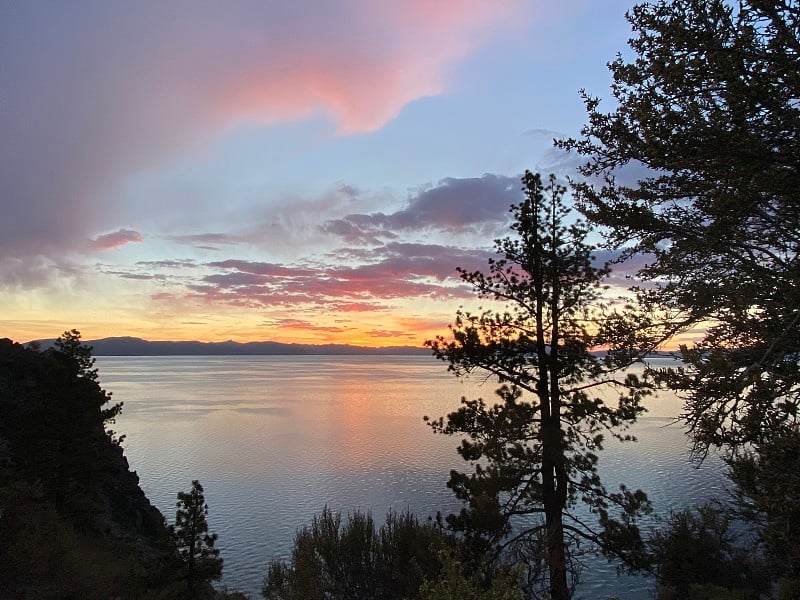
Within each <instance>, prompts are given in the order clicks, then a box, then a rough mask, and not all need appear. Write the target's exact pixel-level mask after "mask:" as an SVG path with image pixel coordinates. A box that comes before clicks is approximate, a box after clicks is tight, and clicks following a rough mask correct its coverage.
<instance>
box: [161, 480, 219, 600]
mask: <svg viewBox="0 0 800 600" xmlns="http://www.w3.org/2000/svg"><path fill="white" fill-rule="evenodd" d="M175 506H176V507H177V509H178V510H177V511H176V513H175V525H174V526H173V527H172V532H173V536H174V538H175V544H176V546H177V548H178V552H179V553H180V556H181V558H182V559H183V563H184V565H185V567H186V584H187V587H188V590H189V594H190V597H192V598H194V597H195V596H196V595H197V594H198V591H199V590H198V586H199V585H200V584H202V583H207V582H210V581H212V580H216V579H219V578H220V577H221V576H222V559H221V558H219V550H218V549H216V548H214V544H215V543H216V541H217V534H216V533H213V534H209V533H208V522H207V520H206V517H207V516H208V504H206V500H205V496H204V495H203V486H202V485H200V482H199V481H197V480H196V479H195V480H194V481H192V489H191V491H189V492H178V502H177V503H176V504H175Z"/></svg>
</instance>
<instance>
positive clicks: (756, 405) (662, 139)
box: [559, 0, 800, 455]
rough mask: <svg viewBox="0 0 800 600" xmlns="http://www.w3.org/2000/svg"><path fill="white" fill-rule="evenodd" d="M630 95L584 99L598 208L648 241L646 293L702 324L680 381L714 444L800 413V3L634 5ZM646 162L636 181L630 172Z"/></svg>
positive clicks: (580, 148)
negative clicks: (608, 101) (610, 104)
mask: <svg viewBox="0 0 800 600" xmlns="http://www.w3.org/2000/svg"><path fill="white" fill-rule="evenodd" d="M628 20H629V21H630V23H631V25H632V27H633V30H634V32H635V36H634V38H633V39H632V40H631V41H630V45H631V49H632V50H633V52H634V53H635V57H634V58H633V60H630V61H628V60H626V59H625V58H623V56H622V55H620V56H619V57H618V58H617V59H616V60H615V61H614V62H612V63H611V64H610V69H611V73H612V75H613V78H614V83H613V85H612V92H613V95H614V99H615V105H616V108H614V110H612V111H610V112H608V113H605V112H603V111H601V110H600V101H599V99H597V98H594V97H590V96H588V95H585V96H584V99H585V103H586V107H587V111H588V118H589V120H588V124H587V125H586V126H585V127H584V128H583V131H582V137H581V138H580V139H577V140H575V139H572V140H564V141H562V142H560V144H559V145H560V146H561V147H563V148H566V149H569V150H575V151H577V152H578V153H579V154H581V155H584V156H585V157H586V159H587V162H586V163H585V164H584V165H583V166H582V168H581V172H582V173H583V175H585V176H587V177H589V178H590V179H589V180H588V182H586V183H582V184H580V185H578V187H577V190H578V198H579V200H580V202H581V203H582V206H583V210H584V211H585V212H586V213H587V214H588V216H589V217H590V218H591V219H592V220H593V221H595V222H596V223H599V224H601V225H605V226H607V227H608V228H609V229H608V231H609V233H610V242H611V243H612V244H613V245H615V246H618V247H622V248H624V249H625V253H626V254H627V255H633V254H637V253H644V254H646V255H647V261H646V262H647V266H646V267H645V268H643V269H641V270H640V271H639V276H640V277H641V279H643V280H644V282H645V285H644V286H643V287H645V288H646V293H645V297H646V299H647V300H649V301H650V302H652V303H653V304H654V305H658V306H659V308H660V309H661V310H662V311H663V312H664V314H665V315H669V316H671V317H672V318H673V325H674V330H675V331H676V332H678V331H685V330H689V329H692V328H695V327H698V325H699V326H700V327H701V329H700V331H701V332H704V335H703V337H702V339H701V340H700V341H699V342H697V343H696V344H694V345H687V346H686V347H684V348H683V357H682V358H683V361H684V363H685V364H686V368H685V369H683V370H674V371H672V372H671V373H669V377H667V378H666V381H667V383H668V384H669V385H670V386H671V387H672V388H673V389H675V390H677V391H678V392H680V393H682V394H683V395H684V396H685V398H686V400H687V402H686V410H685V413H684V415H683V416H684V418H685V419H686V422H687V423H688V425H689V427H690V430H691V433H692V435H693V438H694V440H695V443H696V450H697V451H698V452H699V453H700V454H701V455H703V454H704V453H705V452H707V451H708V449H709V448H710V447H718V448H726V449H730V450H734V451H735V450H736V449H737V448H740V447H745V446H747V445H748V444H751V443H755V444H762V443H764V442H765V441H766V438H767V437H769V436H770V435H772V434H773V433H775V434H781V432H784V431H786V430H791V429H792V428H794V427H797V426H798V424H799V423H800V368H798V356H800V256H799V255H798V251H799V250H800V195H798V194H800V192H798V190H800V104H799V103H798V98H800V27H798V23H800V3H798V2H797V1H796V0H784V1H780V2H774V1H770V0H742V1H740V2H728V1H726V0H675V1H670V2H666V1H663V0H662V1H659V2H653V3H642V4H640V5H638V6H635V7H634V8H633V9H632V10H631V12H630V13H629V14H628ZM624 167H633V168H634V169H636V171H635V172H636V173H638V175H639V176H638V178H637V180H636V181H634V182H631V181H629V179H630V175H627V176H626V175H624V173H623V172H622V171H621V169H623V168H624Z"/></svg>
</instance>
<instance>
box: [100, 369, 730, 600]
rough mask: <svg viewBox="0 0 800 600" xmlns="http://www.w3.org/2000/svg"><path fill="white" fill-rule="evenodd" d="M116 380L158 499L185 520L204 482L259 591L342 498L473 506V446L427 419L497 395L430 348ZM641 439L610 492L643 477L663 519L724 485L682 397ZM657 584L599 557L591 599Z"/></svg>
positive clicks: (659, 413) (244, 580)
mask: <svg viewBox="0 0 800 600" xmlns="http://www.w3.org/2000/svg"><path fill="white" fill-rule="evenodd" d="M97 366H98V368H99V371H100V380H101V382H102V384H103V386H104V387H105V388H106V389H108V390H110V391H112V392H113V393H114V399H115V400H116V401H120V400H121V401H123V402H124V403H125V407H124V411H123V414H122V416H121V417H120V418H119V419H118V423H117V425H118V427H117V429H118V430H119V431H120V432H122V433H125V434H127V436H128V437H127V438H126V441H125V444H124V445H125V449H126V453H127V455H128V458H129V461H130V463H131V467H132V468H133V469H136V470H137V471H138V473H139V475H140V478H141V485H142V487H143V488H144V490H145V492H146V493H147V495H148V496H149V497H150V498H151V500H152V501H153V503H154V504H156V506H158V507H159V508H160V509H161V510H162V512H164V514H165V515H166V516H167V517H168V518H170V519H171V518H172V517H173V516H174V502H175V494H176V492H177V491H178V490H181V489H188V486H189V484H190V482H191V480H192V479H200V480H201V482H202V483H203V486H204V487H205V490H206V498H207V500H208V502H209V505H210V507H211V515H210V524H211V528H212V530H214V531H217V532H218V533H219V534H220V542H219V546H220V548H221V550H222V555H223V557H224V559H225V575H224V579H223V583H224V584H225V585H227V586H229V587H230V588H232V589H241V590H244V591H248V592H250V593H252V594H253V596H254V597H258V589H259V587H260V585H261V581H262V579H263V576H264V572H265V566H266V563H267V561H268V559H269V557H271V556H273V555H284V556H285V555H287V554H288V552H289V551H290V549H291V544H292V541H293V536H294V532H295V531H296V530H297V529H298V528H299V527H301V526H302V525H304V524H306V523H307V522H308V521H309V520H310V518H311V516H312V515H313V514H314V513H315V512H318V511H320V510H321V509H322V507H323V506H325V505H326V504H327V505H328V506H331V507H332V508H334V509H341V510H343V511H345V512H346V511H348V510H352V509H354V508H361V509H365V510H366V509H369V510H372V512H373V514H374V515H375V517H376V518H377V519H378V520H382V519H383V515H384V514H385V512H386V511H387V510H389V509H394V510H403V509H405V508H410V509H412V510H413V511H414V512H415V513H417V514H418V515H421V516H422V515H428V514H431V513H433V512H435V511H436V510H441V511H443V512H449V511H452V510H456V509H457V508H458V507H459V505H458V503H457V502H456V501H455V500H454V498H453V496H452V494H451V493H450V491H449V490H448V489H447V488H446V485H445V484H446V481H447V479H448V474H449V472H450V469H452V468H463V465H462V464H461V459H460V458H459V457H458V455H457V454H456V452H455V447H456V445H457V440H455V439H453V438H450V437H446V436H439V435H434V434H433V433H432V432H431V431H430V429H429V428H428V427H427V426H426V425H425V424H424V423H423V421H422V416H423V415H430V416H436V417H438V416H441V415H445V414H447V413H448V412H450V411H452V410H454V409H455V408H457V406H458V404H459V399H460V398H461V396H465V395H466V396H468V397H477V396H482V397H483V398H485V399H487V400H488V399H490V398H492V397H493V393H494V392H493V386H492V385H491V384H488V383H487V384H485V385H481V382H482V381H483V380H482V379H475V380H473V381H468V382H461V381H459V380H457V379H456V378H454V377H453V376H452V375H450V374H448V373H447V372H446V371H445V369H444V366H443V365H442V364H441V363H437V362H436V361H434V360H432V359H430V358H428V357H402V356H397V357H366V356H358V357H330V356H311V357H308V356H306V357H280V356H258V357H167V358H165V357H113V358H112V357H101V358H98V361H97ZM648 407H649V408H650V412H649V413H647V415H646V416H645V417H644V418H643V419H641V421H640V422H639V423H638V424H637V425H636V426H635V427H634V429H633V430H632V431H633V433H634V434H635V435H636V436H637V437H638V438H639V442H638V443H636V444H630V443H628V444H620V443H616V442H609V444H608V446H607V449H606V451H605V452H604V453H603V454H602V455H601V459H600V470H601V474H602V476H603V477H604V478H605V481H606V482H607V483H608V485H609V488H614V487H616V485H617V484H618V483H622V482H624V483H625V484H626V485H628V486H629V487H632V488H636V487H641V488H642V489H644V490H646V491H647V492H648V494H649V495H650V497H651V498H652V499H653V501H654V504H655V506H656V508H657V510H659V511H660V512H662V513H666V511H667V510H669V508H673V507H678V508H680V507H683V506H684V505H686V504H693V503H699V502H701V501H702V500H703V499H704V498H705V497H707V495H708V494H709V493H710V492H709V490H710V489H712V490H713V489H714V488H718V487H719V486H720V485H721V483H722V478H721V477H720V475H719V469H718V465H717V464H716V463H714V462H713V461H711V462H707V463H705V464H704V465H703V466H702V467H701V468H700V469H694V468H693V467H691V466H690V465H689V464H688V461H687V448H686V441H685V439H684V436H683V434H682V432H681V430H680V429H679V428H678V427H676V426H674V425H672V426H670V425H669V424H670V423H671V421H672V418H673V417H674V416H675V415H676V414H677V413H678V412H679V410H680V402H679V401H678V399H676V398H674V397H660V398H654V399H651V400H649V401H648ZM650 587H651V584H650V582H648V581H642V580H639V579H635V578H626V579H623V580H617V578H616V574H615V571H614V567H613V565H607V564H606V563H605V561H603V560H602V559H601V560H599V561H595V562H593V563H592V569H591V571H588V570H587V572H586V573H585V583H584V584H583V585H582V587H581V592H582V594H583V595H584V596H585V597H587V598H595V597H605V596H609V595H612V594H614V593H616V594H618V595H619V596H620V598H647V597H649V592H648V590H649V589H650Z"/></svg>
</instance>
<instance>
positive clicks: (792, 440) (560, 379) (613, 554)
mask: <svg viewBox="0 0 800 600" xmlns="http://www.w3.org/2000/svg"><path fill="white" fill-rule="evenodd" d="M628 19H629V21H630V23H631V25H632V28H633V32H634V33H633V38H632V39H631V42H630V45H631V51H632V53H633V55H634V57H633V59H632V60H631V61H630V62H628V61H627V60H626V59H625V58H624V57H623V56H620V57H618V58H617V59H616V60H615V61H614V62H612V63H611V64H610V69H611V74H612V76H613V79H614V84H613V87H612V93H613V96H614V105H613V106H614V108H613V110H611V111H610V112H608V113H606V112H603V111H602V110H601V104H600V101H599V99H597V98H594V97H591V96H589V95H586V96H585V102H586V108H587V112H588V123H587V125H586V126H585V127H584V129H583V131H582V133H581V136H579V137H578V138H577V139H566V140H560V141H557V145H558V146H560V147H561V148H562V149H565V150H567V151H570V152H574V153H576V154H577V155H578V156H579V157H580V158H581V160H583V161H584V162H583V163H582V166H581V167H580V173H581V174H582V175H583V176H584V177H585V179H583V180H581V181H570V182H568V183H569V187H562V185H561V184H560V183H558V182H557V181H556V180H555V178H551V179H549V180H547V181H544V182H543V180H542V179H541V177H540V176H538V175H535V174H532V173H526V175H525V177H524V178H523V192H524V194H523V197H522V200H521V202H520V203H519V204H518V205H515V206H513V207H512V217H513V224H512V226H511V233H510V235H509V236H507V237H505V238H503V239H500V240H497V241H496V250H497V254H498V255H497V258H495V259H493V260H492V261H490V263H489V265H488V268H487V270H486V271H475V272H467V271H463V272H461V277H462V280H463V282H464V283H465V284H467V285H468V286H471V287H472V288H473V289H474V291H475V293H476V294H477V296H479V297H480V298H482V299H484V301H485V302H486V303H487V306H489V308H487V309H486V310H480V311H479V312H477V313H470V312H467V311H465V310H460V311H459V312H458V313H457V314H456V319H455V322H454V323H453V325H452V326H451V334H450V335H449V336H447V337H444V336H443V337H439V338H437V339H435V340H431V341H430V342H429V343H428V345H429V347H430V349H431V350H432V352H433V354H434V355H435V356H436V357H437V358H439V359H441V360H443V361H445V362H446V363H447V364H448V367H449V369H450V370H451V371H452V372H453V373H454V374H455V375H457V376H460V375H463V374H465V373H469V372H471V371H475V370H477V371H480V372H482V373H484V374H488V375H490V376H493V377H495V378H496V380H498V381H499V385H500V387H499V388H498V390H497V398H496V399H494V400H493V401H486V400H484V399H480V398H478V399H466V398H465V399H463V400H462V405H461V407H460V408H459V409H458V410H456V411H454V412H452V413H451V414H449V415H446V416H442V417H437V416H436V415H434V416H433V419H432V420H431V421H430V422H431V425H432V427H433V430H434V431H435V432H437V433H441V434H446V435H449V434H455V435H457V436H460V438H461V439H462V442H461V444H460V446H459V448H458V452H459V453H460V455H461V456H462V457H463V458H464V459H465V465H466V467H465V469H464V470H463V472H459V471H453V472H452V473H451V475H450V480H449V482H448V486H449V487H450V488H451V489H452V490H453V492H454V493H455V494H456V496H457V497H458V498H460V499H461V500H463V502H464V508H463V510H462V511H461V512H460V513H459V514H456V515H449V516H447V517H444V518H443V519H441V520H436V521H434V522H420V521H418V520H417V519H415V518H414V517H413V516H412V515H390V516H389V518H388V519H387V521H386V523H385V524H383V525H382V526H380V527H377V528H376V526H375V524H374V523H373V521H372V519H371V517H370V516H369V515H363V514H360V513H356V514H353V515H350V516H349V517H348V518H347V519H345V520H343V519H342V517H341V516H340V515H338V514H333V513H331V512H330V511H327V510H326V511H324V512H323V513H322V514H321V515H319V516H317V517H316V518H315V519H314V521H313V522H312V523H311V525H309V526H308V527H307V528H305V529H303V530H302V531H300V532H298V533H297V537H296V539H295V545H294V550H293V552H292V555H291V557H290V558H289V559H288V560H287V561H273V562H272V563H271V565H270V566H269V568H268V572H267V573H266V575H265V583H264V589H263V592H264V595H265V596H266V597H267V598H274V599H281V600H294V599H300V598H311V599H315V598H319V599H323V598H324V599H340V598H341V599H353V600H362V599H363V600H367V599H384V598H385V599H392V600H394V599H397V600H400V599H401V598H407V599H409V600H412V599H415V598H421V599H424V600H442V599H453V598H462V599H476V600H477V599H481V598H482V599H492V600H510V599H516V598H551V599H553V600H567V599H569V598H571V597H572V595H573V594H574V589H575V584H576V582H577V578H578V576H579V569H578V568H576V565H577V564H578V563H577V561H578V560H579V559H580V556H581V555H582V554H583V553H586V552H593V553H602V554H604V555H605V556H607V557H609V558H610V559H614V560H616V561H617V564H619V565H620V568H622V569H627V570H631V571H638V572H644V573H648V574H651V575H652V576H654V577H655V580H656V584H657V590H656V594H657V597H658V598H660V599H662V600H670V599H696V600H699V599H710V598H720V599H721V598H739V599H751V598H752V599H757V598H778V599H780V600H787V599H791V598H800V195H799V194H800V192H799V191H798V190H800V100H798V99H800V3H799V2H797V1H796V0H781V1H774V0H769V1H768V0H741V1H739V2H730V1H724V0H673V1H666V0H663V1H659V2H655V3H642V4H640V5H638V6H636V7H634V8H633V9H632V10H631V12H630V13H629V15H628ZM568 191H569V192H571V194H572V198H573V200H574V204H575V206H576V209H577V210H578V211H579V213H580V216H581V218H582V219H583V220H581V219H579V218H577V217H576V216H575V215H572V214H570V210H571V208H570V206H569V204H568V203H567V202H565V201H564V198H565V194H566V193H567V192H568ZM590 229H591V230H593V231H599V232H602V233H603V234H605V239H604V242H603V245H602V246H600V247H599V248H595V247H593V246H592V245H591V244H590V243H589V242H588V241H587V239H588V237H587V234H588V232H589V230H590ZM597 250H604V251H607V252H609V253H610V254H611V255H613V256H617V257H619V258H618V262H624V261H625V260H626V259H630V258H634V257H638V258H639V259H641V260H640V263H639V264H644V266H643V267H642V268H640V269H638V271H636V273H635V276H634V277H635V280H636V283H637V285H636V287H633V288H632V289H631V290H630V294H629V296H628V298H627V300H626V301H624V302H622V301H618V300H615V299H612V298H609V297H608V296H607V295H606V294H605V293H604V288H603V285H604V284H605V282H606V278H607V277H608V275H609V272H610V266H611V265H610V264H605V265H599V264H597V261H596V260H595V258H594V254H595V253H596V251H597ZM687 332H690V333H692V335H693V336H694V339H696V341H694V342H692V344H691V345H685V346H682V347H681V351H680V352H681V359H682V366H680V367H676V368H672V369H662V370H658V371H654V370H651V369H649V368H646V369H645V371H644V376H642V377H640V378H635V377H631V376H629V375H627V374H626V373H625V369H626V367H628V366H630V365H631V364H632V363H634V362H637V361H641V360H642V359H643V358H644V357H645V356H646V355H647V353H648V352H650V351H653V350H654V349H656V348H658V347H659V345H660V344H663V343H665V342H668V341H670V340H675V339H677V337H676V336H680V335H682V334H686V333H687ZM601 349H602V350H605V351H606V352H605V354H603V355H600V354H598V352H597V350H601ZM660 387H663V388H666V389H670V390H672V391H673V392H675V393H678V394H680V395H681V396H682V397H683V398H684V399H685V410H684V413H683V414H682V415H681V420H682V421H683V423H684V424H685V425H686V427H687V430H688V434H689V435H690V436H691V440H692V442H693V444H694V456H695V458H696V459H697V460H702V459H703V458H704V457H705V456H706V455H707V454H708V453H709V452H718V453H720V454H721V455H722V457H723V458H724V459H725V461H726V464H727V466H728V469H729V475H730V480H731V484H732V488H733V490H734V492H733V495H732V496H731V497H729V498H719V499H717V502H716V503H714V504H710V505H706V506H703V507H691V506H690V507H686V509H685V510H683V511H677V512H675V513H674V514H672V515H671V516H669V517H667V518H665V519H664V520H663V521H662V524H661V528H660V529H653V528H644V527H642V525H641V521H640V517H641V516H642V515H643V514H646V513H647V512H648V511H649V510H650V509H651V506H650V503H649V501H648V499H647V496H646V493H645V492H646V491H641V490H630V489H628V488H625V487H622V488H620V489H618V490H610V489H607V488H606V487H605V485H604V484H603V482H602V480H601V478H600V477H599V474H598V469H597V465H598V464H599V461H601V460H602V448H603V444H604V443H605V440H606V439H607V437H608V436H613V437H617V438H618V439H620V440H622V441H633V440H632V439H630V438H629V436H628V435H627V433H626V427H627V426H628V425H629V424H631V423H633V422H634V421H635V419H636V418H637V417H638V416H639V415H640V414H641V412H642V411H643V406H642V399H643V398H644V397H645V396H646V395H647V394H649V393H651V392H653V391H655V390H657V389H659V388H660ZM600 389H603V390H605V391H604V392H603V393H600V392H599V391H598V390H600ZM609 389H612V390H614V393H613V394H611V393H609V392H608V390H609ZM120 408H121V407H120V406H119V405H114V404H113V403H111V400H110V398H109V395H108V394H107V393H105V392H104V391H103V390H102V389H101V388H100V386H99V384H98V381H97V375H96V372H95V371H94V370H93V369H92V359H91V356H90V354H89V350H88V349H87V348H85V347H83V346H82V345H81V344H80V340H79V338H78V335H77V332H67V333H66V334H65V335H64V336H63V337H62V338H61V339H60V340H59V342H58V343H57V345H56V347H55V348H53V349H48V350H45V351H39V350H37V349H26V348H23V347H21V346H19V345H16V344H13V343H12V342H10V341H9V340H2V341H0V597H5V598H66V597H80V598H112V597H113V598H202V597H204V596H211V595H212V594H214V591H213V589H212V588H211V587H210V582H211V581H214V580H215V579H216V578H218V577H219V574H220V572H221V568H222V563H221V561H220V559H219V556H218V554H217V552H216V550H215V549H214V543H215V541H216V537H215V536H214V535H213V534H210V533H209V532H208V527H207V524H206V514H207V510H208V507H207V506H206V504H205V499H204V497H203V489H202V486H201V485H200V484H199V482H193V484H192V489H191V490H190V491H189V492H185V493H181V494H179V496H178V504H177V513H176V519H175V524H174V526H172V527H169V526H167V525H166V524H165V522H164V519H163V517H162V516H161V515H160V513H158V511H156V510H155V509H154V508H153V507H152V506H150V504H149V502H148V501H147V499H146V498H145V497H144V495H143V494H142V492H141V490H140V489H139V487H138V482H137V479H136V475H135V474H134V473H131V472H130V470H129V468H128V465H127V462H126V461H125V458H124V456H123V453H122V450H121V448H120V439H119V438H118V436H117V434H116V433H114V432H113V431H111V430H110V429H109V427H110V425H112V424H113V420H114V417H115V416H116V415H117V414H118V412H119V410H120ZM322 501H324V499H321V502H322ZM580 504H583V505H585V506H587V507H588V509H589V512H590V514H591V515H592V516H593V517H595V518H594V520H592V521H591V522H589V520H585V519H583V518H582V517H581V516H580V515H581V514H585V513H580V512H577V511H576V510H575V508H576V507H577V506H578V505H580Z"/></svg>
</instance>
